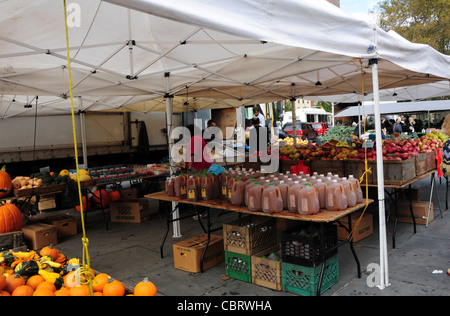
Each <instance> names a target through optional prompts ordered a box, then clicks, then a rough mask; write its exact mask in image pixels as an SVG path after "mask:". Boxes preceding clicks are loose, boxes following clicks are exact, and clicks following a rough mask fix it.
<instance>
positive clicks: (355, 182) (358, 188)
mask: <svg viewBox="0 0 450 316" xmlns="http://www.w3.org/2000/svg"><path fill="white" fill-rule="evenodd" d="M348 181H350V182H352V183H353V187H354V189H355V192H356V203H357V204H360V203H362V202H363V200H364V197H363V193H362V189H361V185H360V184H359V181H358V180H357V179H355V177H353V175H349V176H348Z"/></svg>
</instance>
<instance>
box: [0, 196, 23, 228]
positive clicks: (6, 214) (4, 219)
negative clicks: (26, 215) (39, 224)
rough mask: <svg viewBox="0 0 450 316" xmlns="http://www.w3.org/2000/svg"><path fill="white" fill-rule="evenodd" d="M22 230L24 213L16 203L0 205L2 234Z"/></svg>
mask: <svg viewBox="0 0 450 316" xmlns="http://www.w3.org/2000/svg"><path fill="white" fill-rule="evenodd" d="M20 230H22V213H21V212H20V210H19V209H18V208H17V206H15V205H14V204H10V203H6V204H3V205H1V206H0V234H5V233H10V232H15V231H20Z"/></svg>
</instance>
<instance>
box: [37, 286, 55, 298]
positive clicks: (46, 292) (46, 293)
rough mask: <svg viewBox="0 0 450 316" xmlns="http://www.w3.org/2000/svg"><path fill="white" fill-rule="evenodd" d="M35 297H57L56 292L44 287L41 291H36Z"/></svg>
mask: <svg viewBox="0 0 450 316" xmlns="http://www.w3.org/2000/svg"><path fill="white" fill-rule="evenodd" d="M33 296H55V292H53V291H52V290H50V289H49V288H46V287H42V288H40V289H36V291H34V293H33Z"/></svg>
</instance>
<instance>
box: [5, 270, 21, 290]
mask: <svg viewBox="0 0 450 316" xmlns="http://www.w3.org/2000/svg"><path fill="white" fill-rule="evenodd" d="M21 285H25V279H24V278H23V276H21V275H18V274H11V275H9V276H8V277H7V278H6V285H5V288H4V289H5V290H6V291H8V292H9V293H11V294H12V292H14V290H15V289H16V288H17V287H19V286H21Z"/></svg>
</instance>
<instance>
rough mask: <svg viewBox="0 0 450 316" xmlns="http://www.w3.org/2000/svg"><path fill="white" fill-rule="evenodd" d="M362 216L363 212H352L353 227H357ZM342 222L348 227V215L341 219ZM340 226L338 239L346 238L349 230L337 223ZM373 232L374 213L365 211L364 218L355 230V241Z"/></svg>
mask: <svg viewBox="0 0 450 316" xmlns="http://www.w3.org/2000/svg"><path fill="white" fill-rule="evenodd" d="M360 217H361V212H356V213H353V214H352V229H353V228H355V227H356V224H357V223H358V220H359V218H360ZM340 222H341V223H342V224H343V225H345V226H347V227H348V217H347V216H345V217H343V218H342V219H340ZM336 225H337V227H338V231H337V233H338V239H339V240H345V239H347V238H348V236H349V232H348V231H347V230H346V229H345V228H344V227H341V226H339V225H338V224H336ZM372 234H373V214H371V213H365V214H364V216H363V218H362V219H361V221H360V222H359V224H358V227H357V228H356V230H355V231H354V232H353V242H357V241H360V240H362V239H364V238H366V237H369V236H370V235H372Z"/></svg>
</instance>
